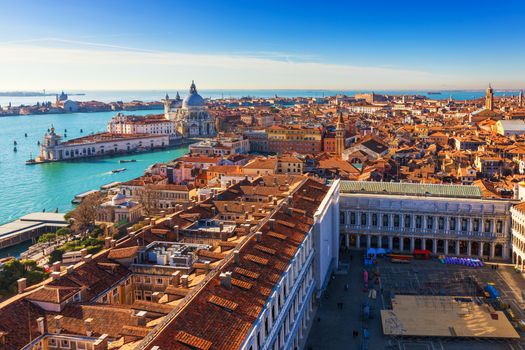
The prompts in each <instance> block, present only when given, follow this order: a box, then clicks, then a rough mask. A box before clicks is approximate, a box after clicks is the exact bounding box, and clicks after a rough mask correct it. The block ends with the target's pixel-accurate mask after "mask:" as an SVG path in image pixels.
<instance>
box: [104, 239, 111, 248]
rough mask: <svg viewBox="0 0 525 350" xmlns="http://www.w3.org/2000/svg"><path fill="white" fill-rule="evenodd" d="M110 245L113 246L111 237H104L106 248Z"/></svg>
mask: <svg viewBox="0 0 525 350" xmlns="http://www.w3.org/2000/svg"><path fill="white" fill-rule="evenodd" d="M109 247H111V237H106V238H105V239H104V248H106V249H108V248H109Z"/></svg>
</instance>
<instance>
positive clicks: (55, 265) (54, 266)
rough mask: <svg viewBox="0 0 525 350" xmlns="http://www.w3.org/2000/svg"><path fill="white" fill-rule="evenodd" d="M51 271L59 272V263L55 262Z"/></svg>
mask: <svg viewBox="0 0 525 350" xmlns="http://www.w3.org/2000/svg"><path fill="white" fill-rule="evenodd" d="M53 271H55V272H60V261H55V262H54V263H53Z"/></svg>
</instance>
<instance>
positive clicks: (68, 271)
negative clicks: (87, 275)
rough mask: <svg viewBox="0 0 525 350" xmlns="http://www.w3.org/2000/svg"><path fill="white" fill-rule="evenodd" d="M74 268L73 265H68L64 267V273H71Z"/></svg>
mask: <svg viewBox="0 0 525 350" xmlns="http://www.w3.org/2000/svg"><path fill="white" fill-rule="evenodd" d="M74 269H75V265H69V266H68V267H66V273H71V272H73V270H74Z"/></svg>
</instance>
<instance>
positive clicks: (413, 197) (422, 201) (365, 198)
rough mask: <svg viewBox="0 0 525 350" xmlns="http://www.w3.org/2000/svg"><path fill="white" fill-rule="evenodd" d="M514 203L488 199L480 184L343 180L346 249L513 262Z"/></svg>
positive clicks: (342, 238) (343, 240) (342, 216)
mask: <svg viewBox="0 0 525 350" xmlns="http://www.w3.org/2000/svg"><path fill="white" fill-rule="evenodd" d="M515 203H516V201H515V200H507V199H485V198H482V195H481V191H480V190H479V188H478V187H476V186H461V185H428V184H403V183H378V182H376V183H374V182H360V181H342V183H341V197H340V209H341V212H340V222H341V241H342V244H344V245H346V246H347V247H357V248H370V247H377V248H387V249H391V250H393V251H397V252H413V251H414V250H415V249H427V250H430V251H431V252H432V253H433V254H445V255H456V256H472V257H489V258H496V259H509V258H510V252H511V244H510V243H511V238H510V237H511V235H510V231H511V229H510V227H511V211H510V210H511V207H512V205H513V204H515Z"/></svg>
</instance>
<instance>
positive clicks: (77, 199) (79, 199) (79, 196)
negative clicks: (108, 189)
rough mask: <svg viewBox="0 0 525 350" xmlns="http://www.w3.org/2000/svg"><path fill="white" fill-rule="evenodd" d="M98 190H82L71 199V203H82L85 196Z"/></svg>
mask: <svg viewBox="0 0 525 350" xmlns="http://www.w3.org/2000/svg"><path fill="white" fill-rule="evenodd" d="M98 192H100V191H99V190H89V191H86V192H82V193H80V194H77V195H76V196H75V197H74V198H73V199H72V200H71V203H73V204H80V203H82V201H83V200H84V198H86V197H87V196H89V195H90V194H94V193H98Z"/></svg>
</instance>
